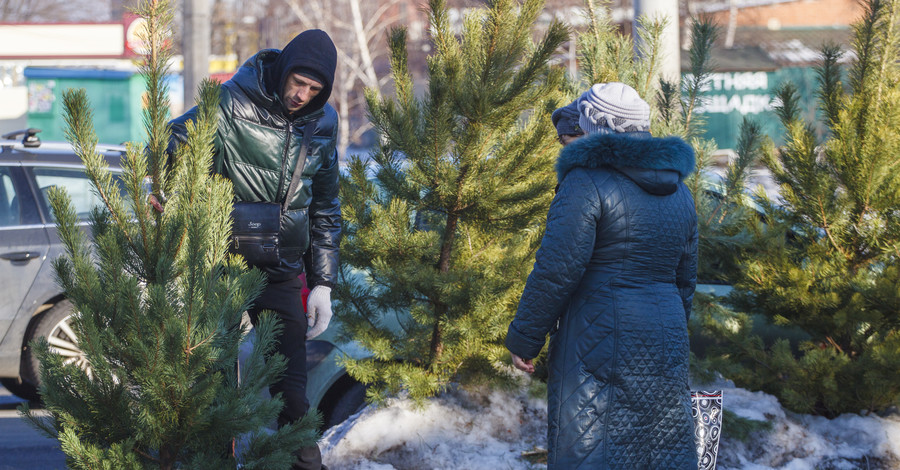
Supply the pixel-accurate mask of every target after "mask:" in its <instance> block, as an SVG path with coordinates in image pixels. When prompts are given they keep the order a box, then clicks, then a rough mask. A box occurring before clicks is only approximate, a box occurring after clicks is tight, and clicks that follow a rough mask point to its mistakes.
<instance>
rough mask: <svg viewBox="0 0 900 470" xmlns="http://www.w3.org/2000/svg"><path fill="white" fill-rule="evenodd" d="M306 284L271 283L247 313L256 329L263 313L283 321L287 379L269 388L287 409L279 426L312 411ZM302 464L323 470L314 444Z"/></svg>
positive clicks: (282, 347)
mask: <svg viewBox="0 0 900 470" xmlns="http://www.w3.org/2000/svg"><path fill="white" fill-rule="evenodd" d="M302 289H303V283H302V282H301V281H300V279H298V278H296V277H295V278H292V279H289V280H287V281H280V282H269V284H268V285H267V286H266V288H265V290H263V292H262V294H260V296H259V298H257V299H256V302H255V304H254V306H253V308H252V309H250V310H248V311H247V313H248V314H249V315H250V321H251V322H252V323H253V326H256V324H257V322H258V321H259V314H260V312H262V311H263V310H272V311H273V312H275V313H276V314H277V315H278V318H279V320H280V321H281V325H282V330H281V333H280V334H279V335H278V336H277V337H276V338H275V341H276V342H277V348H276V351H278V352H279V353H281V354H282V355H284V357H285V358H286V359H287V369H286V370H285V372H284V376H283V377H282V378H281V379H280V380H279V381H278V382H275V383H274V384H272V386H271V387H269V392H270V393H271V394H272V395H273V396H274V395H275V394H276V393H281V396H282V397H283V399H284V408H283V409H282V410H281V414H279V415H278V426H279V427H281V426H284V425H285V424H287V423H293V422H295V421H297V420H299V419H300V418H302V417H303V416H304V415H306V412H307V411H309V400H307V399H306V328H307V324H306V312H305V311H304V310H303V300H302V297H301V291H302ZM296 457H297V458H298V459H299V462H298V463H297V464H295V465H294V467H293V468H295V469H302V470H320V469H321V468H322V455H321V454H320V453H319V446H317V445H316V444H313V445H312V446H309V447H304V448H303V449H301V450H300V452H299V453H298V454H297V455H296Z"/></svg>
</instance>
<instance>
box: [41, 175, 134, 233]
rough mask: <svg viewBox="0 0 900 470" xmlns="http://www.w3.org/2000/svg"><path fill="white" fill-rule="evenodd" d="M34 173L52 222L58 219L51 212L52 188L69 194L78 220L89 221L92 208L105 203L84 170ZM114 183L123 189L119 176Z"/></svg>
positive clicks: (116, 176)
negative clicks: (60, 188) (50, 194)
mask: <svg viewBox="0 0 900 470" xmlns="http://www.w3.org/2000/svg"><path fill="white" fill-rule="evenodd" d="M33 172H34V180H35V182H36V183H37V186H38V190H39V191H38V193H39V196H40V198H41V203H42V204H43V205H44V207H45V208H47V213H48V214H51V215H50V217H51V222H55V221H56V217H55V216H54V215H53V213H52V211H51V210H50V197H49V192H50V188H52V187H54V186H59V187H62V188H64V189H65V190H66V191H67V192H68V193H69V197H70V198H71V199H72V205H73V206H74V208H75V213H76V214H77V215H78V220H87V219H88V217H89V216H90V213H91V208H93V207H94V206H97V205H101V204H102V203H103V202H102V201H101V200H100V197H99V196H98V195H97V193H96V191H94V189H93V186H92V185H91V180H90V179H89V178H88V176H87V175H86V174H85V173H84V170H81V169H71V168H44V167H35V168H34V169H33ZM113 181H114V182H115V183H117V184H119V187H122V184H121V182H120V181H119V176H118V175H115V174H114V175H113Z"/></svg>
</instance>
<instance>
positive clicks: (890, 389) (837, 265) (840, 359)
mask: <svg viewBox="0 0 900 470" xmlns="http://www.w3.org/2000/svg"><path fill="white" fill-rule="evenodd" d="M898 9H900V2H897V1H896V0H869V1H868V2H867V3H866V12H865V15H864V17H863V18H862V20H861V21H860V22H859V23H858V24H856V25H855V27H854V29H855V39H854V41H853V49H854V52H855V57H854V60H853V61H852V62H851V63H850V65H849V67H848V70H847V74H846V81H847V83H846V84H845V83H844V81H843V79H844V75H843V70H842V69H843V67H842V65H841V53H840V50H839V48H838V47H836V46H827V47H825V48H824V49H823V62H822V64H821V66H820V67H819V68H818V75H819V81H820V86H819V91H818V97H819V111H820V116H821V119H822V120H823V121H824V124H825V126H826V127H827V129H828V135H827V136H826V137H825V138H824V140H821V141H820V140H817V138H816V134H815V131H814V129H813V126H811V125H810V124H808V123H807V122H804V120H803V119H802V117H801V116H802V112H801V110H800V109H799V107H798V98H797V97H798V94H797V90H796V88H795V87H794V86H793V85H791V84H789V83H788V84H785V85H783V86H782V87H781V88H780V89H779V91H778V93H777V95H778V101H779V105H778V107H777V113H778V116H779V118H780V119H781V122H782V124H783V125H784V127H785V129H786V134H787V135H786V144H785V145H784V147H782V148H779V149H772V148H771V147H767V150H766V151H765V152H764V159H765V164H766V166H767V167H768V168H769V169H770V170H771V171H772V173H773V175H774V177H775V180H776V181H777V183H779V185H780V191H781V197H782V198H783V203H782V204H778V205H776V204H774V203H773V202H772V201H769V200H768V199H767V198H765V197H764V195H762V194H760V195H759V197H758V199H759V202H760V203H761V204H762V206H763V208H764V210H765V213H766V220H765V224H760V223H753V224H751V225H750V228H751V229H752V230H753V231H754V234H755V237H754V246H753V247H751V249H750V251H748V252H747V255H746V256H745V257H744V258H743V259H742V262H741V267H742V270H741V271H740V272H741V273H742V276H741V277H740V280H739V282H738V283H736V285H735V287H736V295H735V296H734V298H733V301H734V302H735V303H736V305H737V306H738V307H740V308H742V309H743V310H744V311H746V312H748V313H755V314H760V315H761V316H763V317H764V318H765V319H767V320H768V321H769V322H770V323H772V324H774V325H777V326H779V327H785V328H791V329H793V331H794V332H798V333H797V334H795V340H794V341H789V340H788V339H787V338H779V339H777V340H775V341H765V340H764V339H763V338H762V337H760V336H759V335H753V334H749V332H750V327H751V325H750V322H749V321H748V320H747V318H746V317H743V318H738V319H739V320H742V321H741V322H738V323H732V328H721V329H719V330H718V333H719V334H720V335H722V336H723V337H727V338H729V339H730V340H731V343H730V346H729V347H728V348H727V349H726V350H725V351H723V354H722V356H721V359H722V362H721V364H720V370H722V371H723V372H724V373H725V374H726V376H728V377H729V378H732V379H734V380H735V382H736V383H737V384H738V385H740V386H744V387H748V388H751V389H759V390H764V391H766V392H769V393H772V394H774V395H776V396H777V397H779V398H780V399H781V401H782V402H783V403H784V404H785V405H786V406H788V407H789V408H790V409H792V410H795V411H798V412H805V413H816V414H822V415H825V416H836V415H838V414H840V413H843V412H859V411H861V410H870V411H878V410H883V409H885V408H887V407H889V406H891V405H897V404H900V308H898V307H900V295H898V291H897V285H900V269H898V268H897V262H898V257H900V220H898V218H897V213H898V210H900V174H898V172H897V162H898V155H900V63H898V61H897V58H898V56H900V35H898V27H900V11H898ZM735 330H737V333H735Z"/></svg>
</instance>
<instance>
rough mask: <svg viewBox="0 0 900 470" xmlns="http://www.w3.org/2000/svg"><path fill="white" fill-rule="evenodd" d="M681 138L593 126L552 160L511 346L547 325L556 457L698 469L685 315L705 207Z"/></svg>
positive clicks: (526, 344) (595, 466)
mask: <svg viewBox="0 0 900 470" xmlns="http://www.w3.org/2000/svg"><path fill="white" fill-rule="evenodd" d="M693 169H694V153H693V150H692V149H691V147H690V146H688V145H687V144H686V143H685V142H684V141H683V140H681V139H679V138H677V137H667V138H654V137H650V135H649V134H648V133H633V134H590V135H588V136H585V137H582V138H580V139H578V140H576V141H575V142H573V143H571V144H569V145H568V146H566V147H565V148H564V149H563V151H562V153H561V154H560V157H559V160H558V162H557V176H558V180H559V183H560V185H559V191H558V193H557V194H556V197H555V198H554V200H553V203H552V204H551V206H550V212H549V214H548V216H547V229H546V233H545V235H544V239H543V241H542V242H541V247H540V250H539V251H538V253H537V258H536V262H535V264H534V270H533V271H532V272H531V274H530V276H529V277H528V282H527V283H526V285H525V291H524V292H523V294H522V297H521V300H520V301H519V306H518V311H517V312H516V317H515V319H514V320H513V322H512V323H511V324H510V326H509V331H508V334H507V338H506V346H507V348H509V350H510V351H511V352H512V353H514V354H516V355H518V356H520V357H522V358H525V359H530V358H534V357H535V356H537V355H538V353H539V352H540V350H541V348H542V347H543V345H544V340H545V338H546V336H547V334H548V333H549V334H550V349H549V359H548V360H549V374H550V378H549V384H548V405H549V406H548V414H549V434H548V441H549V442H548V447H549V457H548V468H549V469H551V470H553V469H565V470H574V469H586V470H587V469H590V470H600V469H627V470H636V469H666V470H671V469H684V470H687V469H691V470H694V469H696V468H697V455H696V450H695V449H696V446H695V444H694V428H693V421H692V418H691V402H690V391H689V389H688V333H687V319H688V317H689V316H690V313H691V300H692V297H693V294H694V287H695V285H696V272H697V215H696V212H695V210H694V203H693V199H692V197H691V194H690V192H689V191H688V189H687V187H686V186H685V185H684V183H683V182H682V180H683V179H684V178H685V176H687V175H688V174H689V173H690V172H691V171H693Z"/></svg>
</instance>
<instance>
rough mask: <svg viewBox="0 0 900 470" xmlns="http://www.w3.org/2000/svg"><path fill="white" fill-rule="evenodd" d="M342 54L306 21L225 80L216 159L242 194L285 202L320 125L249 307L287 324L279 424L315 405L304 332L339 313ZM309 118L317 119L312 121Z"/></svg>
mask: <svg viewBox="0 0 900 470" xmlns="http://www.w3.org/2000/svg"><path fill="white" fill-rule="evenodd" d="M336 63H337V52H336V50H335V47H334V43H333V42H332V41H331V38H330V37H328V34H326V33H325V32H324V31H321V30H308V31H304V32H302V33H300V34H299V35H297V36H296V37H295V38H294V39H293V40H291V42H290V43H288V45H287V46H285V48H284V49H283V50H281V51H279V50H275V49H266V50H262V51H260V52H258V53H257V54H256V55H255V56H253V57H251V58H250V59H249V60H247V62H245V63H244V65H243V66H241V68H240V70H238V72H237V73H236V74H235V75H234V77H232V78H231V80H228V81H227V82H225V83H224V84H222V87H221V95H220V102H219V109H218V131H217V134H216V139H215V142H214V146H215V155H214V163H213V164H214V170H215V171H216V172H217V173H219V174H221V175H223V176H225V177H226V178H228V179H230V180H231V182H232V183H233V184H234V194H235V198H236V200H237V201H243V202H272V203H282V202H283V201H284V200H285V197H286V195H287V193H288V187H289V186H290V185H291V178H292V176H293V172H294V168H295V167H296V163H297V159H298V157H299V155H300V153H301V146H302V145H301V144H302V142H303V137H304V136H303V133H304V129H311V132H312V136H311V140H310V142H309V147H308V153H307V156H306V164H305V166H302V175H301V179H300V183H299V185H298V186H297V188H296V191H294V193H293V196H292V197H291V201H290V202H289V203H288V206H287V207H288V209H287V211H285V212H284V213H283V214H282V216H281V232H280V238H281V245H280V252H279V253H280V258H281V259H280V262H279V263H278V264H277V265H273V266H258V267H259V268H260V269H261V270H262V271H263V272H265V273H266V274H267V276H268V284H267V286H266V288H265V290H264V291H263V293H262V294H261V295H260V296H259V298H258V299H257V300H256V303H255V305H254V307H253V309H251V310H250V311H249V314H250V319H251V320H252V322H253V324H254V325H256V323H257V321H258V315H259V313H260V312H261V311H262V310H273V311H275V312H276V313H277V314H278V315H279V318H280V319H281V324H282V326H283V329H282V331H281V334H280V336H279V337H278V338H277V341H278V352H280V353H281V354H283V355H284V356H285V358H287V360H288V366H287V371H286V372H285V375H284V377H283V378H282V379H281V380H280V381H279V382H278V383H276V384H274V385H273V386H272V388H271V392H272V394H273V395H274V394H276V393H279V392H280V393H282V396H283V398H284V401H285V407H284V409H283V410H282V412H281V415H280V416H279V418H278V422H279V425H283V424H285V423H288V422H294V421H296V420H298V419H300V418H301V417H303V415H305V414H306V412H307V410H308V409H309V402H308V401H307V399H306V339H309V338H313V337H315V336H317V335H319V334H321V333H322V332H323V331H324V330H325V328H327V327H328V322H329V321H330V319H331V288H332V287H333V286H334V283H335V280H336V277H337V272H338V244H339V243H340V235H341V210H340V203H339V202H338V156H337V150H336V148H335V146H336V145H335V142H336V138H337V128H338V118H337V113H336V112H335V110H334V108H332V107H331V106H330V105H328V104H327V101H328V97H329V96H330V95H331V87H332V83H333V81H334V70H335V65H336ZM196 113H197V108H196V107H195V108H192V109H191V110H189V111H188V112H187V113H185V114H184V115H183V116H181V117H179V118H177V119H175V120H173V121H172V123H171V124H172V134H173V139H172V145H175V144H176V143H183V142H185V141H186V136H187V130H186V126H185V123H186V122H187V121H190V120H193V119H195V117H196ZM308 123H314V124H312V125H311V126H309V127H307V124H308ZM304 253H305V256H304ZM304 257H305V260H304ZM304 268H305V269H304ZM305 270H306V279H307V283H308V284H309V286H310V287H311V289H312V291H311V292H310V295H309V299H308V302H307V304H308V309H307V310H308V312H306V314H304V311H303V304H302V300H301V289H302V282H301V281H300V280H299V279H298V276H299V275H300V274H302V273H303V272H304V271H305ZM307 317H308V318H307ZM298 459H299V461H298V463H297V464H295V466H294V468H300V469H315V470H319V469H320V468H323V467H322V457H321V455H320V453H319V448H318V447H317V446H315V445H313V446H310V447H308V448H304V449H303V450H302V451H301V452H300V455H298Z"/></svg>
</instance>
